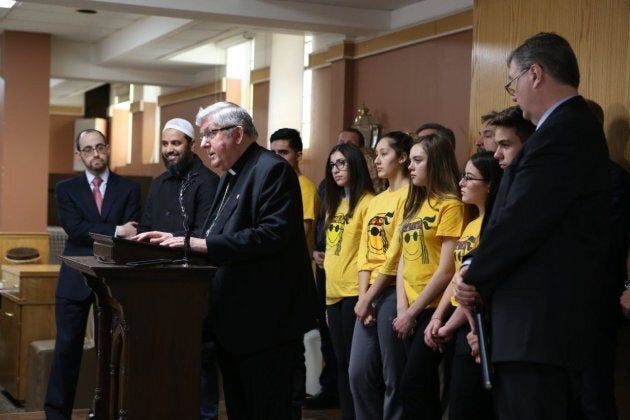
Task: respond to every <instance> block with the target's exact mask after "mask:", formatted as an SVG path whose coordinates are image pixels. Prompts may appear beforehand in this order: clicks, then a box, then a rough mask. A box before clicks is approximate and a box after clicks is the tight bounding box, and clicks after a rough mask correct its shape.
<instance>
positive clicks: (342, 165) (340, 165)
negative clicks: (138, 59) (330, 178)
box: [328, 158, 348, 171]
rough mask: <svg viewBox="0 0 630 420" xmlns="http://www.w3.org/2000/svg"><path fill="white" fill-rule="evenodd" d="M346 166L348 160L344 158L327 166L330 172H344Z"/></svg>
mask: <svg viewBox="0 0 630 420" xmlns="http://www.w3.org/2000/svg"><path fill="white" fill-rule="evenodd" d="M347 165H348V160H347V159H344V158H339V159H337V160H336V161H334V162H328V166H329V167H330V170H331V171H332V170H333V168H337V170H338V171H344V170H345V169H346V166H347Z"/></svg>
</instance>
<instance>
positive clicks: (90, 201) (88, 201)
mask: <svg viewBox="0 0 630 420" xmlns="http://www.w3.org/2000/svg"><path fill="white" fill-rule="evenodd" d="M75 179H76V186H75V187H76V189H74V188H73V192H74V191H76V193H77V194H78V202H79V203H84V205H85V206H86V213H87V214H91V215H92V216H94V219H97V218H98V217H99V214H98V209H97V208H96V201H94V195H92V186H91V185H90V184H89V183H88V181H87V178H86V176H85V172H83V173H81V174H80V175H78V176H77V177H76V178H75Z"/></svg>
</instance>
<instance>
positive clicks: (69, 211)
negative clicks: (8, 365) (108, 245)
mask: <svg viewBox="0 0 630 420" xmlns="http://www.w3.org/2000/svg"><path fill="white" fill-rule="evenodd" d="M76 147H77V150H76V152H75V154H76V155H77V156H78V157H79V158H80V159H81V160H82V161H83V164H84V165H85V172H84V173H81V174H79V175H77V176H75V177H74V178H70V179H68V180H65V181H61V182H60V183H59V184H57V186H56V188H55V196H56V199H57V208H58V214H59V220H60V222H61V225H62V226H63V228H64V230H65V231H66V233H67V234H68V239H67V240H66V245H65V248H64V251H63V255H71V256H81V255H92V242H93V241H92V238H91V237H90V235H89V234H90V233H91V232H94V233H100V234H103V235H112V236H113V235H116V236H120V237H129V236H132V235H134V234H135V233H136V227H135V226H136V223H137V222H136V221H137V220H138V217H139V216H140V186H139V185H138V184H137V183H135V182H133V181H130V180H128V179H126V178H123V177H121V176H119V175H116V174H115V173H113V172H111V171H110V170H109V169H108V166H107V165H108V162H109V146H108V144H107V140H106V138H105V136H104V135H103V134H102V133H101V132H99V131H97V130H93V129H89V130H84V131H82V132H81V133H79V135H78V136H77V138H76ZM93 300H94V298H93V294H92V291H91V290H90V289H89V288H88V287H87V286H86V285H85V282H84V280H83V277H82V276H81V273H79V272H78V271H76V270H74V269H72V268H70V267H68V266H67V265H65V264H62V265H61V270H60V272H59V281H58V284H57V292H56V303H55V320H56V323H57V338H56V340H55V353H54V357H53V363H52V367H51V371H50V378H49V381H48V390H47V393H46V401H45V407H44V408H45V411H46V418H47V419H48V420H58V419H70V418H71V416H72V406H73V403H74V394H75V391H76V386H77V381H78V377H79V369H80V366H81V356H82V355H83V339H84V336H85V328H86V323H87V318H88V313H89V310H90V306H91V305H92V302H93Z"/></svg>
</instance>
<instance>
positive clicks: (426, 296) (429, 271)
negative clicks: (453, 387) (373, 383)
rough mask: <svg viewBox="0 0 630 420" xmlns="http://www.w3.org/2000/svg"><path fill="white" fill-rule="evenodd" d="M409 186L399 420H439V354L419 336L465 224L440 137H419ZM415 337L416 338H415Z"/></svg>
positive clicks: (453, 166) (448, 149) (400, 288)
mask: <svg viewBox="0 0 630 420" xmlns="http://www.w3.org/2000/svg"><path fill="white" fill-rule="evenodd" d="M410 157H411V164H410V165H409V173H410V177H411V183H410V185H409V195H408V197H407V202H406V204H405V211H404V221H403V223H402V226H401V230H400V234H399V235H397V238H398V243H399V244H400V245H399V246H400V247H401V258H400V262H399V264H398V272H397V277H396V287H397V294H398V302H397V305H398V308H397V313H398V315H397V317H396V319H394V322H393V326H394V329H395V330H396V331H397V332H398V336H399V337H400V338H403V339H406V345H407V348H408V352H407V363H406V365H405V368H404V372H403V375H402V381H401V391H402V399H403V418H404V419H407V418H409V419H417V418H422V419H431V420H432V419H436V420H439V419H440V418H441V417H442V410H441V406H440V396H439V388H440V386H439V385H440V384H439V377H438V365H439V363H440V361H441V359H442V357H441V353H439V352H434V351H433V350H431V348H429V347H428V346H427V345H426V344H425V343H424V336H423V332H424V329H425V327H426V325H427V323H428V322H429V320H430V319H431V316H432V314H433V311H434V308H435V307H436V306H437V303H438V302H439V300H440V297H441V296H442V293H443V292H444V289H445V288H446V286H447V285H448V284H449V282H450V280H451V277H452V276H453V273H454V271H455V266H454V263H453V251H454V250H455V244H456V242H457V239H458V238H459V237H460V236H461V234H462V231H463V227H464V223H465V220H464V219H465V210H464V204H463V203H462V202H461V201H460V200H459V188H458V185H457V181H458V178H459V175H458V172H459V171H458V169H457V161H456V159H455V152H454V150H453V145H452V144H451V142H450V141H449V140H447V139H446V138H444V137H442V136H441V135H439V134H431V135H428V136H426V137H421V138H420V140H419V141H418V142H416V143H414V145H413V146H412V148H411V152H410ZM418 331H419V333H418Z"/></svg>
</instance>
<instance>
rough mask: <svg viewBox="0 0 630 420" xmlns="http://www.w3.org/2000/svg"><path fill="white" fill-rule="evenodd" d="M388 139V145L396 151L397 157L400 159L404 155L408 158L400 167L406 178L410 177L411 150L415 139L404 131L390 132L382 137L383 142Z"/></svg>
mask: <svg viewBox="0 0 630 420" xmlns="http://www.w3.org/2000/svg"><path fill="white" fill-rule="evenodd" d="M383 139H387V144H388V145H389V147H391V148H392V149H393V150H394V153H396V157H397V158H399V157H401V156H403V155H405V156H406V159H405V161H404V162H403V163H401V164H400V165H401V166H402V171H403V174H404V175H405V176H408V175H409V162H410V161H409V150H410V149H411V145H412V144H413V138H412V137H411V136H410V135H409V134H407V133H405V132H402V131H390V132H389V133H387V134H385V135H384V136H382V137H381V140H383ZM379 141H380V140H379Z"/></svg>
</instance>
